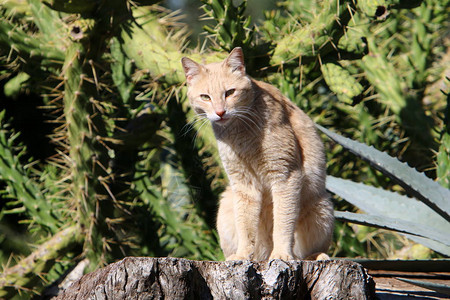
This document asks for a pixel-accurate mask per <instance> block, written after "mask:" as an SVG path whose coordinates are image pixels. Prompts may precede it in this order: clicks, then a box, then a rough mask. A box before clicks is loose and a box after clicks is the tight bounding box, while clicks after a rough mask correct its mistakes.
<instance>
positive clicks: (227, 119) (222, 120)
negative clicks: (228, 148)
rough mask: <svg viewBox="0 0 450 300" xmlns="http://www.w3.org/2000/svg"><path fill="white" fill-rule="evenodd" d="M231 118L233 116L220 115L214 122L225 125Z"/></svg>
mask: <svg viewBox="0 0 450 300" xmlns="http://www.w3.org/2000/svg"><path fill="white" fill-rule="evenodd" d="M230 119H231V116H223V117H220V119H219V118H218V119H216V120H214V121H213V122H214V123H215V124H217V125H221V126H224V125H225V124H227V123H228V121H230Z"/></svg>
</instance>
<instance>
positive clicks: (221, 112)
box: [216, 110, 225, 118]
mask: <svg viewBox="0 0 450 300" xmlns="http://www.w3.org/2000/svg"><path fill="white" fill-rule="evenodd" d="M224 114H225V110H219V111H216V115H218V116H219V117H221V118H222V117H223V115H224Z"/></svg>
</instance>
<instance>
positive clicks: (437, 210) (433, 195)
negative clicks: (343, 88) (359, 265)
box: [317, 125, 450, 256]
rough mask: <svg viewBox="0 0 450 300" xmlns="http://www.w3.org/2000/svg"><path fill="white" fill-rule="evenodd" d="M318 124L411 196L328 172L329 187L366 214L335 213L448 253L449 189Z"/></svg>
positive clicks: (383, 154) (337, 216) (344, 219)
mask: <svg viewBox="0 0 450 300" xmlns="http://www.w3.org/2000/svg"><path fill="white" fill-rule="evenodd" d="M317 127H318V128H319V129H320V130H321V131H322V132H323V133H325V134H326V135H327V136H328V137H330V138H331V139H332V140H334V141H335V142H337V143H339V144H340V145H342V146H343V147H344V148H345V149H347V150H349V151H351V152H352V153H354V154H355V155H357V156H358V157H360V158H361V159H364V160H366V161H368V162H369V163H370V165H371V166H373V167H374V168H376V169H377V170H379V171H380V172H382V173H383V174H385V175H386V176H388V177H389V178H391V179H392V180H395V181H396V182H397V183H398V184H399V185H400V186H402V187H403V188H404V189H405V191H406V192H407V193H408V194H410V195H412V196H414V198H410V197H408V196H405V195H401V194H398V193H395V192H390V191H386V190H383V189H381V188H375V187H373V186H369V185H365V184H363V183H356V182H353V181H351V180H345V179H341V178H336V177H332V176H328V178H327V188H328V189H329V190H330V191H331V192H333V193H334V194H336V195H338V196H340V197H341V198H342V199H344V200H346V201H348V202H350V203H351V204H353V205H355V206H356V207H358V208H359V209H361V210H362V211H363V212H365V214H356V213H352V212H342V211H336V212H335V214H336V218H337V219H338V220H342V221H348V222H352V223H357V224H361V225H369V226H375V227H379V228H383V229H389V230H394V231H397V232H400V233H402V234H405V235H406V236H407V237H408V238H410V239H412V240H414V241H416V242H418V243H421V244H423V245H425V246H427V247H429V248H431V249H433V250H435V251H436V252H438V253H441V254H443V255H445V256H450V238H449V235H448V232H449V230H450V201H449V199H450V190H449V189H447V188H445V187H443V186H441V185H440V184H439V183H437V182H436V181H433V180H431V179H430V178H428V177H426V176H425V175H424V174H421V173H419V172H417V171H416V170H415V169H413V168H411V167H409V166H408V165H406V164H405V163H402V162H400V161H399V160H397V159H396V158H393V157H391V156H389V155H387V154H386V153H383V152H381V151H378V150H376V149H375V148H373V147H369V146H367V145H365V144H362V143H359V142H357V141H353V140H351V139H348V138H345V137H343V136H340V135H338V134H336V133H333V132H331V131H329V130H327V129H325V128H323V127H321V126H319V125H317Z"/></svg>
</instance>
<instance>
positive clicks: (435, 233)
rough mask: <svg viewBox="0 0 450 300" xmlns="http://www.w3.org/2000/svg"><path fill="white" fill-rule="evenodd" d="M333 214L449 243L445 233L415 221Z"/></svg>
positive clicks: (348, 219) (349, 220) (449, 238)
mask: <svg viewBox="0 0 450 300" xmlns="http://www.w3.org/2000/svg"><path fill="white" fill-rule="evenodd" d="M334 215H335V217H336V219H337V220H340V221H346V222H351V223H355V224H360V225H366V226H373V227H377V228H381V229H388V230H393V231H397V232H400V233H407V234H413V235H417V236H421V237H426V238H429V239H432V240H435V241H440V242H442V243H444V244H446V245H450V236H449V235H448V234H447V233H445V232H442V231H439V230H437V229H435V228H430V227H429V226H425V225H422V224H417V223H415V222H408V221H403V220H398V219H394V218H389V217H386V216H377V215H368V214H357V213H351V212H347V211H335V212H334Z"/></svg>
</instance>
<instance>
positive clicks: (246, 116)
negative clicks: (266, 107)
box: [236, 109, 261, 131]
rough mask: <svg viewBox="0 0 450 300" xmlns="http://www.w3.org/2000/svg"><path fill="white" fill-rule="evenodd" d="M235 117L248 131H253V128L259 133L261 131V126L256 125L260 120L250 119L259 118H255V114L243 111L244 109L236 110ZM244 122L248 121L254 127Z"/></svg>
mask: <svg viewBox="0 0 450 300" xmlns="http://www.w3.org/2000/svg"><path fill="white" fill-rule="evenodd" d="M236 116H237V117H238V118H240V120H241V121H243V122H244V123H245V124H246V125H247V126H248V128H249V129H251V130H252V129H254V127H256V128H257V129H258V130H259V131H261V126H260V124H258V123H261V122H260V120H257V121H255V120H253V118H252V117H255V118H258V119H259V116H257V115H256V114H252V113H251V111H250V110H244V109H237V110H236ZM245 120H247V121H250V122H251V123H252V124H253V125H254V126H251V125H250V124H248V123H247V122H246V121H245Z"/></svg>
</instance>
